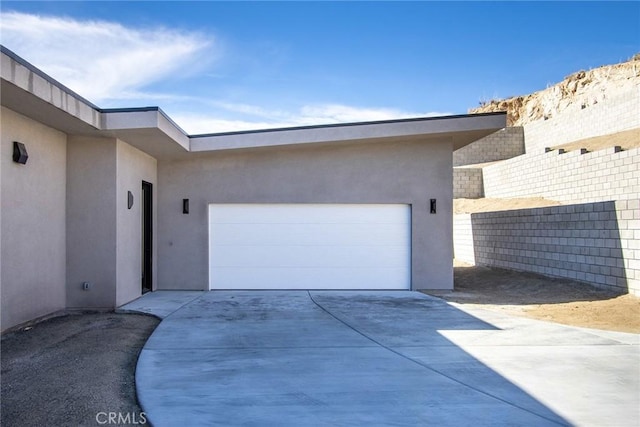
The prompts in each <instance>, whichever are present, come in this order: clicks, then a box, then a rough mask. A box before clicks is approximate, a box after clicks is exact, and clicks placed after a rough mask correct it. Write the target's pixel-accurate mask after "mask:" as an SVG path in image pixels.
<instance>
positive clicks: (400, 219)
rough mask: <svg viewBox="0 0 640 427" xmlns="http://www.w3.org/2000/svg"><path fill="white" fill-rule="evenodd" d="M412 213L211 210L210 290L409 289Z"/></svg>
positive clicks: (356, 208)
mask: <svg viewBox="0 0 640 427" xmlns="http://www.w3.org/2000/svg"><path fill="white" fill-rule="evenodd" d="M410 242H411V211H410V208H409V206H408V205H396V204H393V205H387V204H367V205H362V204H212V205H209V288H210V289H410V287H411V249H410V248H411V244H410Z"/></svg>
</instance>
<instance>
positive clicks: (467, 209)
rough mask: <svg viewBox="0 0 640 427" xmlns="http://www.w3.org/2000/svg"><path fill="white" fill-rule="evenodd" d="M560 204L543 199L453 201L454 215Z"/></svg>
mask: <svg viewBox="0 0 640 427" xmlns="http://www.w3.org/2000/svg"><path fill="white" fill-rule="evenodd" d="M560 204H561V203H560V202H557V201H555V200H549V199H544V198H542V197H519V198H513V199H492V198H484V197H483V198H482V199H453V214H454V215H458V214H468V213H478V212H496V211H508V210H513V209H532V208H543V207H547V206H558V205H560Z"/></svg>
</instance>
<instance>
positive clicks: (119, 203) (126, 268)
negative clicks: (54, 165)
mask: <svg viewBox="0 0 640 427" xmlns="http://www.w3.org/2000/svg"><path fill="white" fill-rule="evenodd" d="M68 165H69V167H68V173H67V185H68V187H67V214H68V217H67V230H68V232H67V253H68V262H67V306H68V307H69V308H113V307H117V306H119V305H122V304H124V303H126V302H129V301H131V300H133V299H135V298H136V297H138V296H140V294H141V283H140V279H141V263H142V253H141V248H142V242H141V233H142V231H141V230H142V211H141V201H142V181H143V180H144V181H147V182H150V183H152V184H153V185H154V191H155V187H156V186H155V184H156V182H157V167H156V160H155V159H154V158H153V157H151V156H149V155H147V154H145V153H143V152H142V151H140V150H138V149H136V148H134V147H132V146H131V145H129V144H127V143H125V142H123V141H120V140H117V139H114V138H88V137H77V136H73V137H70V138H69V149H68ZM128 191H131V192H132V193H133V195H134V205H133V207H132V209H128V207H127V192H128ZM154 211H155V209H154ZM154 252H155V250H154ZM155 264H156V263H155V262H154V265H155ZM154 276H155V274H154ZM83 282H89V283H90V288H89V290H83V289H82V283H83Z"/></svg>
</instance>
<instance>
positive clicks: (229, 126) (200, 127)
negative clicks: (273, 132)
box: [171, 103, 449, 135]
mask: <svg viewBox="0 0 640 427" xmlns="http://www.w3.org/2000/svg"><path fill="white" fill-rule="evenodd" d="M218 106H221V107H225V106H226V107H229V108H228V110H229V111H232V112H245V113H250V114H251V115H255V116H258V117H260V119H259V120H250V119H248V118H240V119H221V118H216V117H215V115H214V114H215V113H212V114H211V115H206V114H202V113H186V114H180V113H178V114H171V117H172V118H173V119H174V120H175V122H176V123H177V124H178V125H180V127H182V128H183V129H184V130H185V131H186V132H187V133H189V134H192V135H196V134H202V133H217V132H233V131H244V130H255V129H274V128H283V127H294V126H311V125H323V124H336V123H353V122H367V121H377V120H394V119H405V118H413V117H434V116H442V115H447V114H449V113H439V112H429V113H415V112H408V111H400V110H394V109H387V108H359V107H352V106H347V105H340V104H328V105H312V106H311V105H309V106H303V107H302V108H300V110H299V111H298V112H297V113H287V112H283V111H272V112H270V111H269V110H266V109H264V108H261V107H252V106H249V105H244V104H225V103H218Z"/></svg>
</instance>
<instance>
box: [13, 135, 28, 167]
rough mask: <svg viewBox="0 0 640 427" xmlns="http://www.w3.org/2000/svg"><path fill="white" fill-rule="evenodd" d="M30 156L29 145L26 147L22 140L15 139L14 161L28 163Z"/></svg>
mask: <svg viewBox="0 0 640 427" xmlns="http://www.w3.org/2000/svg"><path fill="white" fill-rule="evenodd" d="M28 158H29V154H27V147H25V146H24V144H23V143H22V142H18V141H13V161H14V162H16V163H20V164H21V165H26V164H27V159H28Z"/></svg>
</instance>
